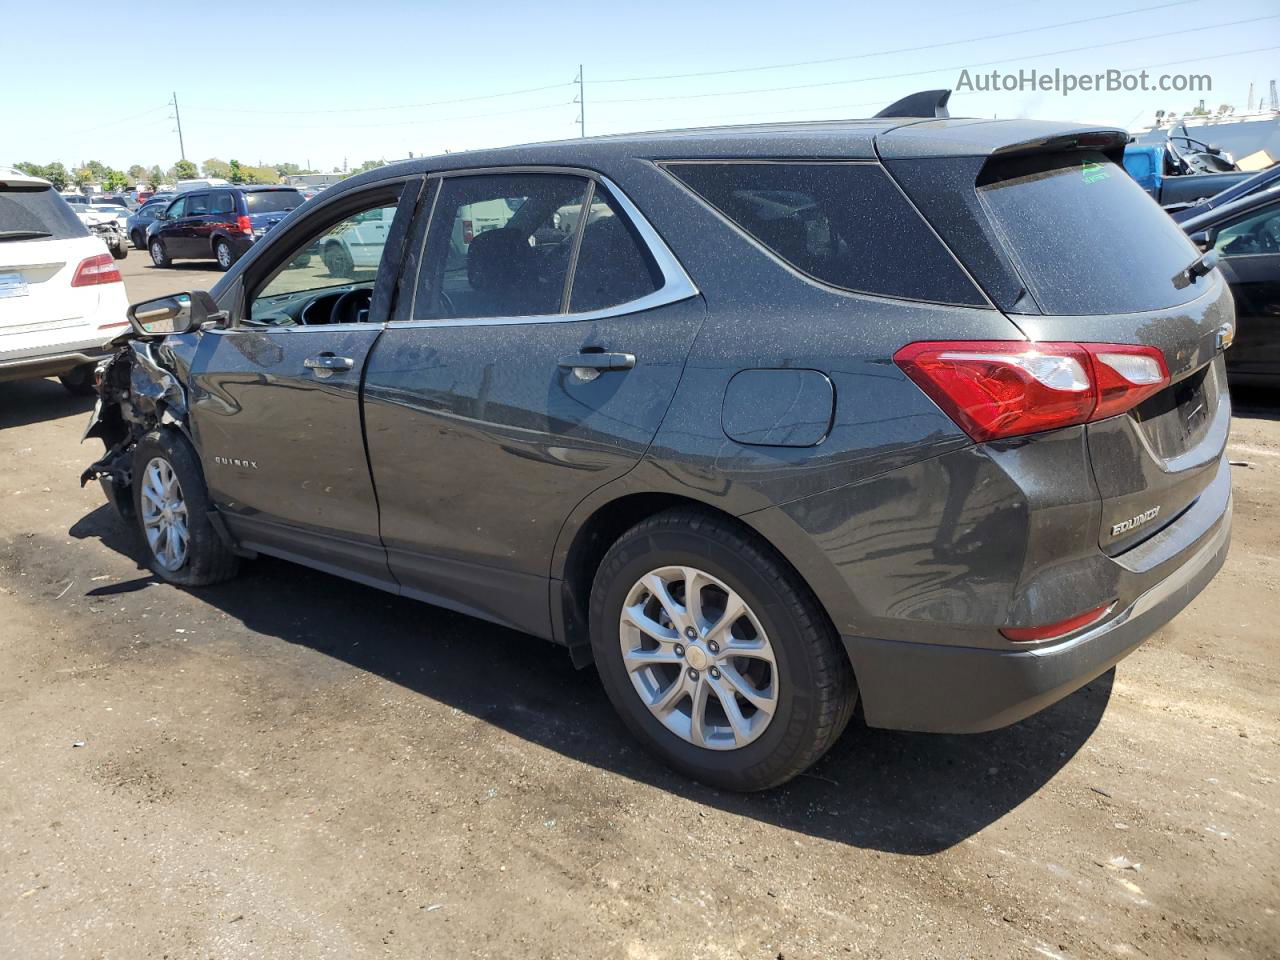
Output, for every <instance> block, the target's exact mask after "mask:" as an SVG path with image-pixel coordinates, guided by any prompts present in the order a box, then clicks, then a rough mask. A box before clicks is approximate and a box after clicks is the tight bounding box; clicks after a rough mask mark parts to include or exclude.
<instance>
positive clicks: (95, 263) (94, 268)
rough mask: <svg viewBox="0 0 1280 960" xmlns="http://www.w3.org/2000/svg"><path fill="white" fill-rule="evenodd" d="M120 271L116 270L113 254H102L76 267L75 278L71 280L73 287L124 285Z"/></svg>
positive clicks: (83, 261)
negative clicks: (106, 284)
mask: <svg viewBox="0 0 1280 960" xmlns="http://www.w3.org/2000/svg"><path fill="white" fill-rule="evenodd" d="M123 282H124V281H123V279H122V278H121V276H120V271H119V270H117V269H116V264H115V261H114V260H112V259H111V254H109V253H100V254H98V255H97V256H94V257H89V258H88V259H87V260H82V261H81V262H80V266H78V267H76V272H75V276H73V277H72V278H71V285H72V286H73V287H92V286H94V285H95V284H99V283H123Z"/></svg>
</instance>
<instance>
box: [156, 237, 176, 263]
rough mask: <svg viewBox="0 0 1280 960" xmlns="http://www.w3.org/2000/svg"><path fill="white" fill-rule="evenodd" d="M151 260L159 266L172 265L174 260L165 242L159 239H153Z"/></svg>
mask: <svg viewBox="0 0 1280 960" xmlns="http://www.w3.org/2000/svg"><path fill="white" fill-rule="evenodd" d="M150 250H151V262H152V263H154V264H155V265H156V266H157V267H171V266H173V261H172V260H170V259H169V251H168V250H166V249H165V248H164V244H163V243H161V242H160V241H159V240H152V241H151V246H150Z"/></svg>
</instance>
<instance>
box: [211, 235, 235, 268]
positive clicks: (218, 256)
mask: <svg viewBox="0 0 1280 960" xmlns="http://www.w3.org/2000/svg"><path fill="white" fill-rule="evenodd" d="M213 259H214V260H216V261H217V262H218V269H219V270H221V271H222V272H223V273H226V272H227V271H228V270H230V269H231V265H232V264H234V263H235V262H236V254H235V251H234V250H232V249H231V244H229V243H227V241H226V240H217V241H215V242H214V244H213Z"/></svg>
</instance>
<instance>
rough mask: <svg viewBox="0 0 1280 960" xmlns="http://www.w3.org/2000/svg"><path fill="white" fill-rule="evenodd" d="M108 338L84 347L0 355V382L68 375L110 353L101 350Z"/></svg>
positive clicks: (66, 345)
mask: <svg viewBox="0 0 1280 960" xmlns="http://www.w3.org/2000/svg"><path fill="white" fill-rule="evenodd" d="M108 336H110V334H103V337H102V339H100V340H90V341H88V342H86V343H60V344H57V345H56V346H49V347H44V348H41V349H35V350H23V351H18V352H15V353H0V382H3V381H6V380H35V379H38V378H40V377H54V376H57V375H58V374H62V373H67V372H68V371H70V370H74V369H75V368H76V367H82V366H85V365H87V364H90V363H97V362H98V361H99V360H101V359H102V358H103V357H109V356H111V353H112V351H111V350H110V349H108V348H107V347H105V346H104V341H105V340H106V338H107V337H108Z"/></svg>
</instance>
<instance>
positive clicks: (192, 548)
mask: <svg viewBox="0 0 1280 960" xmlns="http://www.w3.org/2000/svg"><path fill="white" fill-rule="evenodd" d="M154 459H160V460H164V461H165V462H167V463H168V465H169V466H170V467H171V468H172V470H173V472H174V474H175V475H176V476H177V480H178V485H179V487H180V488H181V493H182V499H183V501H184V503H185V505H186V516H187V532H188V536H187V553H186V558H185V561H184V562H183V563H182V564H181V565H180V566H178V567H177V568H176V569H170V568H168V567H167V566H166V565H165V564H164V563H162V562H160V560H159V559H158V558H157V556H156V553H155V551H154V550H153V549H152V547H151V544H150V543H149V542H148V540H147V533H146V529H145V528H144V526H143V506H142V497H143V485H144V482H145V477H144V474H145V471H146V470H147V467H148V465H149V464H150V463H151V461H152V460H154ZM210 508H211V504H210V501H209V489H208V487H206V486H205V482H204V474H203V472H202V471H201V469H200V462H199V460H198V459H197V458H196V454H195V451H194V450H193V449H192V448H191V444H190V442H188V440H187V438H186V437H184V436H183V435H182V434H181V433H179V432H178V431H176V430H172V429H162V430H153V431H151V432H150V433H148V434H147V435H146V436H144V437H143V438H142V439H141V440H139V441H138V444H137V446H136V447H134V451H133V512H134V516H135V518H136V522H135V527H134V529H136V530H137V531H138V539H139V541H140V546H141V549H142V551H143V554H144V556H145V557H146V561H147V566H149V567H150V568H151V570H152V571H153V572H154V573H155V574H156V576H158V577H160V578H161V579H162V580H167V581H168V582H169V583H175V584H178V585H180V586H184V587H203V586H208V585H209V584H212V583H220V582H221V581H223V580H228V579H230V578H231V577H233V576H235V575H236V572H237V570H238V569H239V565H240V561H239V558H238V557H236V555H235V554H234V553H233V552H232V551H231V548H230V547H228V546H227V545H226V544H225V543H224V542H223V541H222V539H221V538H220V537H219V536H218V533H217V531H216V530H214V528H213V523H212V522H211V520H210V519H209V511H210Z"/></svg>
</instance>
